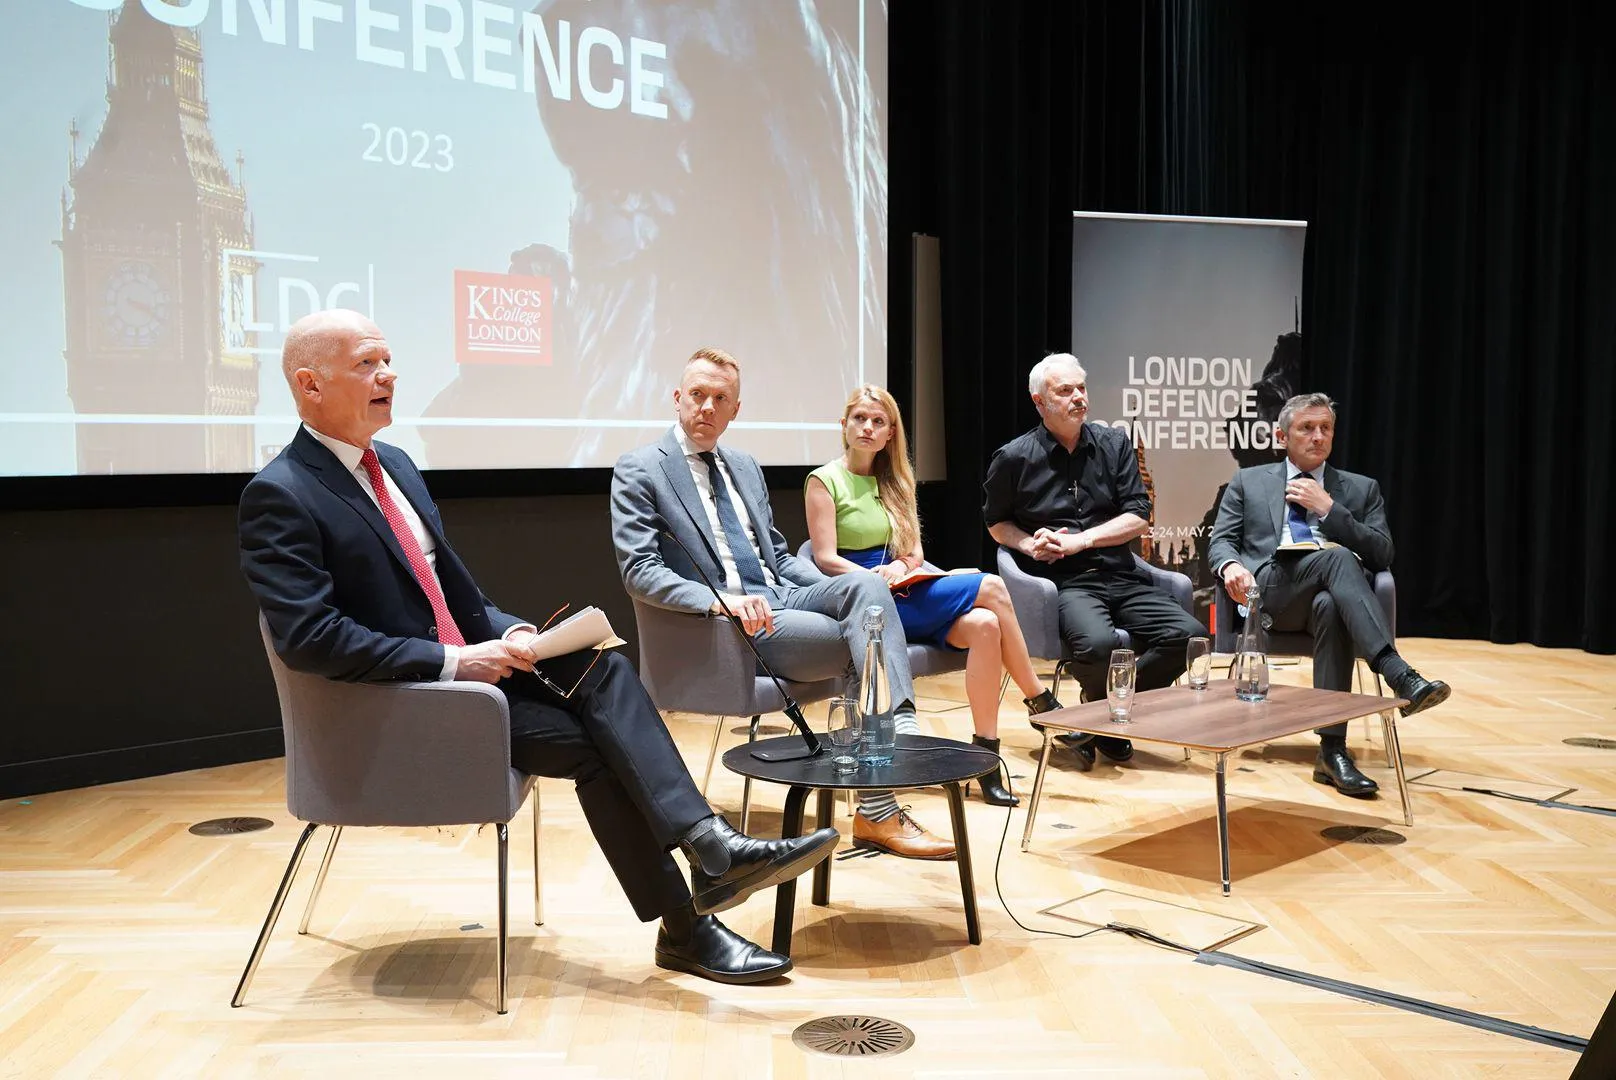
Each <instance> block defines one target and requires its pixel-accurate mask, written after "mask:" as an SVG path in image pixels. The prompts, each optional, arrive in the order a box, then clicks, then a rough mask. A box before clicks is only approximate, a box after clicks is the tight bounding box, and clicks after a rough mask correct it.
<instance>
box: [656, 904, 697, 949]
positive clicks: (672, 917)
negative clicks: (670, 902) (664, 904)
mask: <svg viewBox="0 0 1616 1080" xmlns="http://www.w3.org/2000/svg"><path fill="white" fill-rule="evenodd" d="M695 924H696V909H695V908H693V907H691V906H690V903H689V902H688V901H686V902H685V903H684V904H682V905H681V906H679V907H677V908H674V909H673V910H672V911H669V912H665V913H664V914H663V916H662V930H663V933H665V934H667V936H668V941H669V942H671V943H672V944H674V945H683V944H685V943H686V942H688V941H689V940H690V933H691V931H692V930H693V929H694V928H695Z"/></svg>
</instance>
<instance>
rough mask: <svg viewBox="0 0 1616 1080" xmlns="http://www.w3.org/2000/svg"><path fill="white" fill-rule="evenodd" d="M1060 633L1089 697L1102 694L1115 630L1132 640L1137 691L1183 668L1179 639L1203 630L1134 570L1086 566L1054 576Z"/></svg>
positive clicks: (1171, 677) (1158, 683) (1161, 682)
mask: <svg viewBox="0 0 1616 1080" xmlns="http://www.w3.org/2000/svg"><path fill="white" fill-rule="evenodd" d="M1055 587H1056V589H1057V590H1058V592H1057V594H1056V597H1057V600H1058V602H1059V604H1060V631H1061V638H1062V640H1063V641H1065V643H1066V648H1067V650H1068V651H1069V652H1070V653H1071V654H1072V660H1071V661H1070V664H1069V666H1070V668H1071V669H1072V673H1073V674H1074V675H1076V676H1077V681H1078V682H1079V683H1080V684H1081V685H1082V687H1083V694H1084V696H1085V697H1086V698H1087V699H1088V700H1089V701H1101V700H1103V699H1104V698H1105V671H1106V667H1107V666H1108V665H1109V664H1110V662H1111V650H1112V648H1113V647H1114V646H1115V642H1116V637H1115V631H1116V630H1118V629H1122V630H1126V631H1127V632H1128V637H1129V639H1130V640H1131V641H1132V642H1133V646H1132V647H1133V651H1134V656H1135V664H1136V668H1137V669H1136V672H1135V675H1134V680H1135V681H1134V686H1135V689H1137V690H1155V689H1158V688H1160V687H1163V686H1168V685H1170V684H1171V683H1172V681H1173V680H1174V679H1176V678H1178V676H1179V675H1180V674H1182V673H1183V671H1184V644H1185V642H1187V641H1189V639H1190V638H1192V637H1195V636H1197V635H1200V634H1205V633H1206V627H1204V626H1202V625H1201V624H1200V623H1199V622H1197V621H1196V619H1195V618H1194V616H1192V615H1190V614H1189V613H1188V612H1186V611H1185V610H1184V609H1183V608H1181V607H1179V606H1178V602H1177V601H1176V600H1174V599H1173V598H1172V597H1171V596H1169V595H1167V594H1166V593H1164V592H1162V591H1161V590H1160V589H1158V588H1156V586H1155V584H1154V583H1153V582H1152V581H1151V580H1150V577H1149V576H1148V575H1146V574H1144V573H1141V572H1139V571H1136V570H1125V571H1120V572H1117V573H1105V572H1103V571H1092V572H1090V573H1087V574H1073V575H1071V576H1069V577H1066V578H1061V579H1057V580H1056V582H1055Z"/></svg>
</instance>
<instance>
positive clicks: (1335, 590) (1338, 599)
mask: <svg viewBox="0 0 1616 1080" xmlns="http://www.w3.org/2000/svg"><path fill="white" fill-rule="evenodd" d="M1257 584H1258V586H1259V587H1261V589H1262V604H1263V610H1264V611H1266V612H1268V614H1269V615H1270V616H1271V617H1272V618H1273V620H1274V624H1273V627H1272V628H1273V629H1274V630H1277V631H1280V632H1282V633H1294V632H1296V631H1298V630H1306V631H1307V632H1308V633H1309V634H1311V635H1313V685H1314V686H1315V687H1316V688H1318V689H1320V690H1351V689H1352V668H1353V664H1354V660H1355V657H1359V656H1361V657H1363V658H1364V659H1365V660H1373V659H1374V658H1375V657H1376V656H1379V655H1380V653H1381V651H1382V650H1384V649H1386V648H1388V647H1389V646H1390V645H1391V644H1392V634H1391V629H1390V628H1389V627H1388V626H1387V625H1386V615H1385V613H1384V612H1383V611H1381V609H1380V601H1379V600H1377V599H1376V598H1375V588H1374V584H1373V583H1372V581H1371V579H1370V577H1369V573H1368V571H1366V570H1365V569H1364V568H1363V564H1362V563H1360V562H1359V561H1358V560H1357V558H1356V557H1355V556H1354V555H1353V554H1352V552H1350V551H1348V550H1347V549H1346V548H1343V547H1335V548H1325V549H1324V550H1323V551H1310V552H1308V553H1306V554H1305V555H1288V554H1287V555H1280V556H1277V557H1276V558H1275V559H1274V560H1273V561H1271V562H1269V563H1268V565H1266V566H1264V567H1263V568H1262V573H1260V574H1258V575H1257ZM1318 732H1319V734H1320V735H1321V736H1342V737H1345V736H1346V734H1347V725H1345V724H1332V725H1330V726H1329V727H1325V728H1319V729H1318Z"/></svg>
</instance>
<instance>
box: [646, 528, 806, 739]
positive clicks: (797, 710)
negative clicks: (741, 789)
mask: <svg viewBox="0 0 1616 1080" xmlns="http://www.w3.org/2000/svg"><path fill="white" fill-rule="evenodd" d="M662 535H663V536H666V537H667V538H668V539H670V540H672V541H673V542H674V543H675V544H678V545H679V550H680V551H682V552H684V553H685V558H686V559H689V560H690V565H691V566H692V567H693V568H694V569H695V571H696V576H697V577H699V578H701V583H702V584H703V585H705V586H707V591H708V592H710V593H712V594H713V599H715V600H717V601H718V607H719V609H720V610H722V611H723V613H724V614H725V615H727V616H728V617H729V621H730V624H731V625H732V626H734V627H735V632H736V633H737V634H739V635H740V637H741V640H742V641H744V642H746V647H747V649H748V650H750V651H751V653H752V656H753V658H755V659H756V660H757V662H758V667H760V668H762V669H763V672H764V674H766V675H768V677H769V678H770V679H772V680H774V688H775V689H776V690H778V691H780V696H781V697H782V698H784V699H785V702H786V704H785V708H784V709H783V710H782V711H783V712H784V713H785V714H786V715H787V716H789V717H790V718H791V722H792V723H793V724H795V725H796V727H797V733H798V734H800V735H801V736H802V741H803V742H804V743H805V744H806V745H805V746H803V747H802V748H801V749H797V748H794V747H781V748H770V749H767V750H753V751H752V756H753V757H755V758H757V759H758V760H759V761H800V760H802V759H803V758H811V757H818V756H819V755H820V754H821V753H823V752H824V747H822V746H820V745H819V739H818V737H816V736H815V735H814V730H813V728H811V727H809V726H808V721H807V720H806V719H805V718H804V717H803V715H802V706H800V705H798V704H797V699H796V698H794V697H792V696H791V692H790V691H789V690H787V689H786V684H785V683H783V682H781V681H780V676H778V675H776V674H775V673H774V669H773V668H771V667H770V666H769V662H768V661H767V660H765V659H763V654H762V653H760V652H758V647H757V644H756V643H755V642H753V640H752V635H751V634H748V633H747V632H746V627H744V626H742V625H741V620H740V619H738V618H736V617H735V613H734V612H733V611H731V610H730V609H729V604H727V603H725V602H724V594H723V593H721V592H719V591H718V586H716V585H714V584H713V582H712V579H711V578H709V577H708V576H707V572H706V571H705V570H703V569H702V568H701V563H699V562H697V561H696V557H695V556H694V555H692V554H691V553H690V549H689V548H688V547H686V546H685V542H684V541H683V540H681V539H679V538H678V537H677V536H675V535H674V533H673V530H672V529H663V530H662Z"/></svg>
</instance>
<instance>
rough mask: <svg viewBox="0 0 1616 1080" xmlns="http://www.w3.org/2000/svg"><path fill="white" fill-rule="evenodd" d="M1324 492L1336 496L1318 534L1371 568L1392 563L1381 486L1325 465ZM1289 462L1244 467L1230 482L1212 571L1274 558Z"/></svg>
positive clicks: (1212, 550)
mask: <svg viewBox="0 0 1616 1080" xmlns="http://www.w3.org/2000/svg"><path fill="white" fill-rule="evenodd" d="M1324 490H1325V491H1327V492H1329V494H1330V498H1331V499H1333V500H1335V506H1334V507H1333V508H1332V509H1331V510H1330V513H1329V515H1328V516H1327V517H1326V518H1325V519H1324V520H1323V521H1322V522H1320V523H1319V532H1321V533H1323V534H1324V538H1325V539H1326V540H1333V541H1334V542H1336V543H1337V544H1340V545H1341V546H1342V547H1344V548H1347V549H1348V550H1349V551H1351V552H1352V553H1353V554H1355V555H1357V556H1358V558H1359V559H1360V560H1361V561H1362V562H1363V565H1364V568H1365V569H1366V570H1370V571H1380V570H1387V569H1390V568H1391V565H1392V533H1391V528H1390V527H1389V526H1388V525H1387V524H1386V503H1385V500H1383V499H1382V498H1381V497H1380V485H1379V484H1377V483H1375V482H1374V481H1373V480H1371V479H1370V478H1369V477H1367V476H1362V475H1360V474H1358V473H1350V472H1343V471H1342V470H1340V469H1337V468H1335V467H1334V466H1333V465H1325V466H1324ZM1284 514H1285V462H1283V461H1281V462H1277V463H1276V464H1273V465H1257V466H1254V467H1252V468H1249V469H1241V470H1240V471H1239V472H1237V473H1235V474H1234V479H1233V480H1231V481H1229V486H1228V487H1227V488H1226V489H1225V490H1224V492H1223V502H1222V503H1220V504H1219V505H1218V519H1217V523H1216V524H1214V525H1213V526H1212V537H1211V541H1210V543H1209V544H1208V546H1207V566H1208V567H1210V568H1211V570H1212V571H1213V573H1216V572H1217V571H1218V568H1219V567H1221V566H1223V565H1224V564H1225V563H1227V562H1228V561H1229V560H1230V559H1237V560H1239V561H1240V562H1241V563H1242V564H1243V565H1244V566H1245V567H1246V569H1248V570H1250V571H1251V572H1252V573H1253V574H1255V573H1257V571H1258V569H1259V568H1260V567H1262V566H1263V564H1265V563H1267V562H1268V561H1269V560H1270V559H1272V558H1273V557H1274V550H1275V549H1276V548H1278V547H1279V542H1280V538H1281V537H1282V536H1283V535H1284V533H1283V531H1282V530H1283V527H1284Z"/></svg>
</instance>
